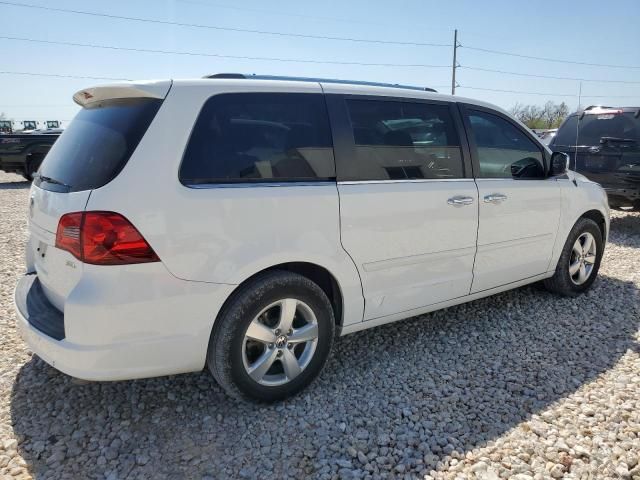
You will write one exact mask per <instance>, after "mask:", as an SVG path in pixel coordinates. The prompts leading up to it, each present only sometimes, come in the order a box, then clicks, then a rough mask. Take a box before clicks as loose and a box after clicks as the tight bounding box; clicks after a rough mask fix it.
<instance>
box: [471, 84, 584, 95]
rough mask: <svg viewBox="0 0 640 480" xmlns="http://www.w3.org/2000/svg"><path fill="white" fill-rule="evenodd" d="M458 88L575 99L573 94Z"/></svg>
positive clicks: (472, 88)
mask: <svg viewBox="0 0 640 480" xmlns="http://www.w3.org/2000/svg"><path fill="white" fill-rule="evenodd" d="M458 88H468V89H470V90H482V91H486V92H501V93H523V94H529V95H547V96H552V97H575V96H576V94H575V93H566V94H564V93H544V92H523V91H521V90H502V89H499V88H484V87H471V86H468V85H458Z"/></svg>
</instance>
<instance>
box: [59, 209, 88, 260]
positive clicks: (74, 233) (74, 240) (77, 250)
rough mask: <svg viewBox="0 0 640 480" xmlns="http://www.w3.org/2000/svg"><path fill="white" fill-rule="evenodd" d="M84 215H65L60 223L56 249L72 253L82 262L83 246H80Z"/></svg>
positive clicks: (79, 213)
mask: <svg viewBox="0 0 640 480" xmlns="http://www.w3.org/2000/svg"><path fill="white" fill-rule="evenodd" d="M82 215H83V214H82V212H78V213H67V214H66V215H63V216H62V218H60V221H59V222H58V230H57V232H56V247H57V248H60V249H62V250H66V251H68V252H70V253H71V255H73V256H74V257H76V258H78V259H80V260H82V246H81V244H80V228H81V227H82Z"/></svg>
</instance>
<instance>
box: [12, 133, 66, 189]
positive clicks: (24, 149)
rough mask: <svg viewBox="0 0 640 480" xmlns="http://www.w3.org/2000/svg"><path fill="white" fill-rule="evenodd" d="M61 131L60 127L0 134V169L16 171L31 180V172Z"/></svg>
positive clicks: (38, 164) (36, 168) (34, 170)
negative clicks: (31, 131)
mask: <svg viewBox="0 0 640 480" xmlns="http://www.w3.org/2000/svg"><path fill="white" fill-rule="evenodd" d="M61 133H62V130H61V129H52V130H41V131H36V132H33V133H23V134H20V133H16V134H8V135H7V134H0V170H4V171H5V172H16V173H19V174H21V175H22V176H23V177H24V178H26V179H27V180H32V179H33V174H34V173H36V171H37V170H38V167H40V164H41V163H42V160H44V157H45V155H46V154H47V152H48V151H49V149H50V148H51V146H52V145H53V144H54V143H55V141H56V140H57V139H58V137H59V136H60V134H61Z"/></svg>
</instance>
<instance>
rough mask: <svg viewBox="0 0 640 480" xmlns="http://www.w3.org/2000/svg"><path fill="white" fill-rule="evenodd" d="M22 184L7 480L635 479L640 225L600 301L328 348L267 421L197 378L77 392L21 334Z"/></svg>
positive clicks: (5, 261) (429, 320) (6, 362)
mask: <svg viewBox="0 0 640 480" xmlns="http://www.w3.org/2000/svg"><path fill="white" fill-rule="evenodd" d="M27 192H28V184H27V183H26V182H23V181H21V178H20V177H17V176H14V175H8V174H3V173H0V219H1V221H0V276H1V279H2V282H1V285H0V329H1V332H2V334H1V336H0V348H1V351H2V352H1V355H0V478H2V477H3V476H7V477H8V478H11V477H17V478H31V477H36V478H55V479H60V478H73V479H84V478H108V479H122V478H154V479H163V478H171V479H173V478H196V479H200V478H202V479H204V478H215V479H223V478H224V479H226V478H283V477H291V478H308V477H311V478H438V479H439V478H460V479H464V478H468V479H474V478H478V479H497V478H513V479H517V480H526V479H531V478H535V479H538V478H583V479H587V478H615V479H626V478H634V479H640V463H639V455H640V344H639V343H638V341H639V340H640V334H639V332H638V329H639V327H640V325H639V323H640V296H639V294H638V291H639V289H640V215H639V214H631V213H618V212H616V213H614V215H613V219H612V232H611V238H610V243H609V244H608V246H607V251H606V257H605V259H604V261H603V264H602V269H601V277H600V279H599V280H598V281H597V282H596V284H595V285H594V288H593V289H592V290H591V291H590V292H589V293H588V294H587V295H584V296H581V297H579V298H577V299H564V298H558V297H555V296H552V295H550V294H548V293H546V292H545V291H544V290H542V289H540V288H539V287H536V286H533V287H527V288H522V289H519V290H517V291H512V292H508V293H504V294H501V295H498V296H495V297H492V298H488V299H484V300H480V301H476V302H473V303H470V304H467V305H462V306H459V307H455V308H450V309H448V310H446V311H441V312H437V313H435V314H431V315H426V316H424V317H422V318H415V319H411V320H408V321H404V322H398V323H396V324H392V325H387V326H383V327H380V328H376V329H373V330H369V331H367V332H362V333H358V334H353V335H350V336H347V337H344V338H342V339H339V340H338V341H337V343H336V348H335V351H334V355H333V358H332V360H330V362H329V363H328V365H327V368H326V370H325V372H324V374H323V375H322V376H321V378H320V379H319V380H318V381H317V382H315V383H314V384H313V385H312V386H311V388H309V389H308V390H306V391H305V392H303V393H302V394H301V395H299V396H297V397H296V398H294V399H292V400H290V401H287V402H285V403H281V404H277V405H272V406H256V405H252V404H245V403H238V402H235V401H232V400H230V399H229V398H227V397H226V396H225V395H224V394H223V393H222V391H221V390H220V388H218V386H217V385H216V384H215V383H214V381H213V380H212V379H211V378H210V376H209V375H208V374H206V373H196V374H190V375H179V376H174V377H166V378H159V379H151V380H138V381H129V382H117V383H89V384H83V383H81V382H77V381H74V380H72V379H71V378H69V377H67V376H65V375H63V374H61V373H58V372H57V371H56V370H54V369H53V368H51V367H49V366H47V365H46V364H45V363H44V362H42V361H41V360H39V359H38V358H37V357H36V356H34V355H32V354H31V353H30V352H29V350H28V349H27V348H26V346H25V345H24V343H23V342H22V340H21V339H20V338H19V336H18V333H17V330H16V328H15V326H14V322H15V317H14V313H13V306H12V293H13V288H14V285H15V282H16V277H17V276H18V275H19V274H20V273H21V272H22V269H23V261H22V253H23V244H24V241H25V235H26V234H25V227H26V221H25V217H26V204H27Z"/></svg>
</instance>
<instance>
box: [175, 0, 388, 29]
mask: <svg viewBox="0 0 640 480" xmlns="http://www.w3.org/2000/svg"><path fill="white" fill-rule="evenodd" d="M177 1H178V2H180V3H190V4H193V5H202V6H205V7H210V8H224V9H228V10H237V11H244V12H256V13H263V14H267V15H282V16H285V17H294V18H308V19H310V20H328V21H332V22H346V23H358V24H363V25H378V26H381V25H384V24H383V23H376V22H365V21H363V20H358V19H351V18H338V17H323V16H319V15H303V14H299V13H289V12H282V11H273V10H267V9H260V8H248V7H238V6H235V5H223V4H220V3H209V2H201V1H198V0H177Z"/></svg>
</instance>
